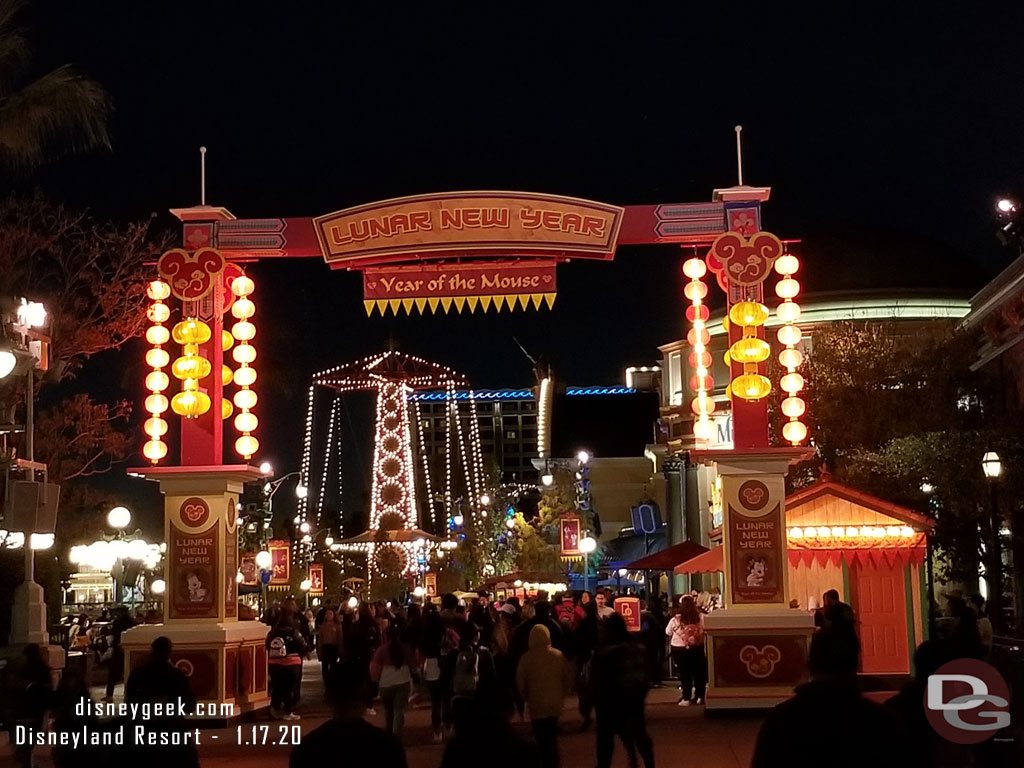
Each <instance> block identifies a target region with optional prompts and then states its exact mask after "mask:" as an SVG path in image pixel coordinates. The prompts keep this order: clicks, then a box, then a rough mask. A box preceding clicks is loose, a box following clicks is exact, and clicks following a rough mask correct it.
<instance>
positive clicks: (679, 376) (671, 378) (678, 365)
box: [668, 352, 687, 405]
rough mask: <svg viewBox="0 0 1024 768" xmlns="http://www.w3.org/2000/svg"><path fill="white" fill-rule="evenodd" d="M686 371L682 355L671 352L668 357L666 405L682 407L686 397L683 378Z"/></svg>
mask: <svg viewBox="0 0 1024 768" xmlns="http://www.w3.org/2000/svg"><path fill="white" fill-rule="evenodd" d="M685 374H686V369H685V368H684V367H683V353H682V352H672V353H670V354H669V356H668V404H669V405H682V404H683V398H684V396H685V395H686V387H687V384H686V383H685V380H684V378H683V377H684V376H685Z"/></svg>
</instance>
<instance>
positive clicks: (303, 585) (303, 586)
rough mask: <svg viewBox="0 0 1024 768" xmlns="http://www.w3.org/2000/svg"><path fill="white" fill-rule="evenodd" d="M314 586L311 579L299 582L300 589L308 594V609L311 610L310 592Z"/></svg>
mask: <svg viewBox="0 0 1024 768" xmlns="http://www.w3.org/2000/svg"><path fill="white" fill-rule="evenodd" d="M312 586H313V582H312V581H310V580H309V579H303V580H302V581H300V582H299V589H301V590H302V591H303V592H305V594H306V607H307V608H309V590H310V588H311V587H312Z"/></svg>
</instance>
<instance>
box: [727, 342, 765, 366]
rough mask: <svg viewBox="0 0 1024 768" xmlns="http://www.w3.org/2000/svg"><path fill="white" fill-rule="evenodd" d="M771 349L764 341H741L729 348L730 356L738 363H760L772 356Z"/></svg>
mask: <svg viewBox="0 0 1024 768" xmlns="http://www.w3.org/2000/svg"><path fill="white" fill-rule="evenodd" d="M771 353H772V350H771V347H769V346H768V342H767V341H765V340H764V339H758V338H748V339H740V340H739V341H737V342H736V343H735V344H733V345H732V346H731V347H730V348H729V356H730V357H731V358H732V359H733V360H735V361H736V362H737V363H744V364H746V363H760V362H764V361H765V360H767V359H768V356H769V355H771Z"/></svg>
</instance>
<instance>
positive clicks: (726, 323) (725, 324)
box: [722, 315, 729, 333]
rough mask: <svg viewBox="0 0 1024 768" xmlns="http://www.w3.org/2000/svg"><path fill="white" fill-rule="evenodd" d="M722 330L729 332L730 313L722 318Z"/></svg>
mask: <svg viewBox="0 0 1024 768" xmlns="http://www.w3.org/2000/svg"><path fill="white" fill-rule="evenodd" d="M722 330H723V331H725V332H726V333H728V332H729V316H728V315H726V316H725V317H723V318H722Z"/></svg>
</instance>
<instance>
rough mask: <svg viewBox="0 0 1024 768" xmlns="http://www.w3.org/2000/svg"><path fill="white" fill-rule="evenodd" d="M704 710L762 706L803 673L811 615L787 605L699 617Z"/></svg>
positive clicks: (789, 690) (783, 695) (786, 692)
mask: <svg viewBox="0 0 1024 768" xmlns="http://www.w3.org/2000/svg"><path fill="white" fill-rule="evenodd" d="M704 629H705V633H706V637H707V639H706V644H707V654H708V697H707V702H706V707H707V709H708V710H709V711H713V710H716V709H717V710H724V709H732V710H736V709H767V708H770V707H774V706H775V705H776V704H778V703H779V702H780V701H783V700H785V699H787V698H789V697H790V696H791V695H792V694H793V688H794V687H795V686H797V685H799V684H800V683H802V682H803V681H804V680H805V679H806V676H807V650H808V648H809V646H810V639H811V635H812V634H813V633H814V620H813V619H812V618H811V617H810V616H809V615H808V614H806V613H804V612H803V611H797V610H792V609H779V608H766V609H761V610H757V609H750V608H746V609H742V610H736V609H732V610H730V609H725V610H720V611H714V612H713V613H710V614H708V615H707V616H705V617H704Z"/></svg>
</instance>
